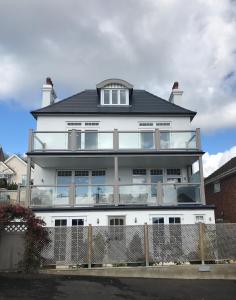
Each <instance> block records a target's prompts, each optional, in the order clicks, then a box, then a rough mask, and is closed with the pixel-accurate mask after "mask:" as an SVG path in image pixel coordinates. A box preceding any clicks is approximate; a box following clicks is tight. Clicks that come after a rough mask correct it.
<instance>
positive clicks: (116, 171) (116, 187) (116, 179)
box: [114, 156, 119, 206]
mask: <svg viewBox="0 0 236 300" xmlns="http://www.w3.org/2000/svg"><path fill="white" fill-rule="evenodd" d="M114 202H115V205H116V206H117V205H118V204H119V166H118V156H115V157H114Z"/></svg>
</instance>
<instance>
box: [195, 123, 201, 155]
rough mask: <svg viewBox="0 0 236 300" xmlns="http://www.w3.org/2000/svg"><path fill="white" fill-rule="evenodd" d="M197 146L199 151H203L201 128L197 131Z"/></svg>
mask: <svg viewBox="0 0 236 300" xmlns="http://www.w3.org/2000/svg"><path fill="white" fill-rule="evenodd" d="M196 146H197V149H198V150H201V148H202V146H201V134H200V128H197V129H196Z"/></svg>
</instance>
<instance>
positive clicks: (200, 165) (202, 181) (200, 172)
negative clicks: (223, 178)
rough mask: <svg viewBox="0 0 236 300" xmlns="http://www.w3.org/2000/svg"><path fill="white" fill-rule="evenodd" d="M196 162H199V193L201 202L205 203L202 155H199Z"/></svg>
mask: <svg viewBox="0 0 236 300" xmlns="http://www.w3.org/2000/svg"><path fill="white" fill-rule="evenodd" d="M198 163H199V174H200V194H201V200H202V204H204V205H205V204H206V198H205V186H204V175H203V165H202V156H199V159H198Z"/></svg>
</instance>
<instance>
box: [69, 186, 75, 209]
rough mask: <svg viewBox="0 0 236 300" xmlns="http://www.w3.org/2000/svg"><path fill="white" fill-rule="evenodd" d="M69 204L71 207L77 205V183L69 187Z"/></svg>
mask: <svg viewBox="0 0 236 300" xmlns="http://www.w3.org/2000/svg"><path fill="white" fill-rule="evenodd" d="M69 189H70V190H69V205H70V207H74V205H75V184H74V183H72V184H71V185H70V187H69Z"/></svg>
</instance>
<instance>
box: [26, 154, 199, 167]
mask: <svg viewBox="0 0 236 300" xmlns="http://www.w3.org/2000/svg"><path fill="white" fill-rule="evenodd" d="M201 155H202V152H194V153H190V152H187V153H186V151H185V152H184V153H180V152H175V153H156V154H146V153H142V154H140V153H132V154H126V153H123V154H121V153H119V154H117V155H116V156H118V157H119V167H134V166H137V167H139V168H141V167H147V168H148V167H153V165H158V167H159V168H168V167H170V168H175V167H180V166H186V165H191V164H193V163H194V162H196V161H197V160H198V158H199V156H201ZM29 156H30V157H31V158H32V161H33V162H34V163H35V164H37V165H38V166H40V167H42V168H62V169H64V168H67V169H75V168H80V169H81V168H109V167H113V166H114V156H115V154H112V155H107V154H100V155H98V154H87V155H83V156H82V155H81V154H78V153H77V154H66V153H64V154H63V155H61V154H58V153H56V154H53V155H52V154H48V153H45V154H44V155H41V154H36V153H34V154H33V155H29Z"/></svg>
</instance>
